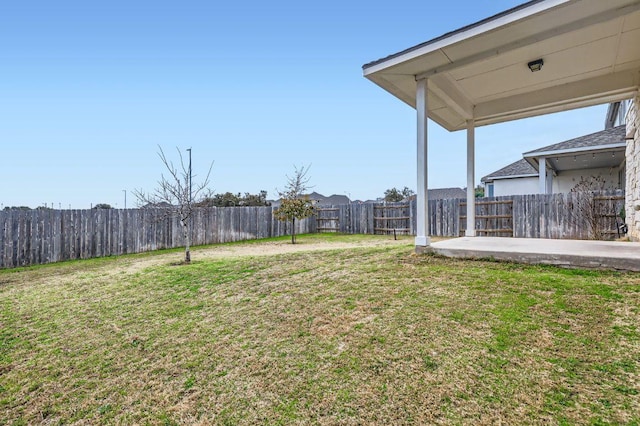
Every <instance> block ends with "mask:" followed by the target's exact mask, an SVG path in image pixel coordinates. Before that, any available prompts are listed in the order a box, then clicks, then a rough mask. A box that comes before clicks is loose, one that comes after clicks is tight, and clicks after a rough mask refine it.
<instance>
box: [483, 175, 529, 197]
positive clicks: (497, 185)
mask: <svg viewBox="0 0 640 426" xmlns="http://www.w3.org/2000/svg"><path fill="white" fill-rule="evenodd" d="M538 185H539V179H538V178H537V177H529V178H514V179H497V180H494V181H493V196H494V197H502V196H504V195H526V194H537V193H538V192H539V190H538Z"/></svg>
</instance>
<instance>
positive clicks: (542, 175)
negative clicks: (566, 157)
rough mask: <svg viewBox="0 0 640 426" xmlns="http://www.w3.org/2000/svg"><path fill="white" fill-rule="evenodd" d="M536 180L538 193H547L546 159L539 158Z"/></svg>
mask: <svg viewBox="0 0 640 426" xmlns="http://www.w3.org/2000/svg"><path fill="white" fill-rule="evenodd" d="M538 179H539V182H540V183H539V191H540V193H541V194H546V193H547V159H546V157H540V160H539V161H538Z"/></svg>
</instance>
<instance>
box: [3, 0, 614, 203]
mask: <svg viewBox="0 0 640 426" xmlns="http://www.w3.org/2000/svg"><path fill="white" fill-rule="evenodd" d="M520 3H521V1H518V0H515V1H508V0H496V1H491V2H478V1H466V0H465V1H449V2H431V1H424V0H421V1H412V0H411V1H409V0H407V1H399V2H395V3H390V2H388V1H384V2H383V1H375V0H374V1H366V2H364V1H344V0H342V1H337V0H325V1H322V2H305V1H299V0H298V1H278V0H275V1H270V2H264V1H253V0H251V1H235V2H217V1H195V0H181V1H177V0H176V1H162V0H155V1H143V0H140V1H133V0H127V1H120V0H111V1H108V2H106V1H104V2H94V1H89V2H88V1H86V0H85V1H68V0H58V1H55V2H54V1H50V0H47V1H31V0H21V1H15V2H3V3H2V5H0V77H1V78H0V117H1V119H0V147H1V148H2V151H1V152H2V154H1V158H2V163H1V164H2V166H1V172H0V173H1V179H2V184H1V186H0V205H2V206H11V205H27V206H31V207H36V206H38V205H43V204H44V203H47V204H48V205H49V206H50V205H51V204H52V203H53V205H54V206H55V207H58V206H62V207H63V208H68V207H69V206H71V207H72V208H89V207H90V205H91V204H96V203H109V204H111V205H113V206H117V207H120V208H121V207H123V204H124V193H123V190H127V191H128V193H129V199H128V206H129V207H131V206H133V205H134V201H133V197H132V195H131V191H133V190H134V189H136V188H140V189H145V190H149V189H152V188H153V187H154V186H155V182H156V181H157V180H158V178H159V177H160V174H161V173H162V172H163V169H162V165H161V163H160V161H159V159H158V157H157V155H156V152H157V150H158V148H157V147H158V145H160V146H162V147H163V148H164V149H165V151H166V152H167V153H168V154H170V155H174V154H175V149H176V147H179V148H180V149H182V150H185V149H186V148H189V147H191V148H192V150H193V151H192V152H193V160H194V171H195V172H196V174H199V175H200V176H202V175H204V174H205V172H206V169H207V167H208V165H209V163H210V162H211V161H214V166H213V171H212V176H211V180H212V183H211V187H212V189H213V190H215V191H216V192H226V191H232V192H251V193H255V192H258V191H260V190H262V189H264V190H266V191H268V193H269V196H270V197H275V195H276V192H275V189H276V188H277V187H282V186H283V183H284V180H285V175H286V174H290V173H291V172H292V170H293V165H302V164H305V165H307V164H311V170H310V176H311V183H312V184H313V185H315V187H314V190H316V191H318V192H320V193H324V194H326V195H330V194H334V193H335V194H350V195H351V197H352V198H354V199H356V198H359V199H369V198H376V197H378V196H381V195H382V194H383V192H384V191H385V189H387V188H391V187H394V186H396V187H404V186H409V187H410V188H413V189H415V185H416V184H415V180H416V172H415V111H414V110H413V109H411V108H410V107H408V106H407V105H405V104H404V103H402V102H401V101H399V100H397V99H396V98H394V97H393V96H391V95H389V94H388V93H386V92H384V91H383V90H382V89H380V88H378V87H377V86H375V85H374V84H372V83H371V82H369V81H368V80H366V79H365V78H364V77H362V68H361V67H362V65H363V64H365V63H367V62H370V61H373V60H376V59H379V58H381V57H384V56H387V55H389V54H391V53H395V52H397V51H400V50H403V49H405V48H407V47H410V46H413V45H416V44H418V43H421V42H423V41H426V40H428V39H431V38H433V37H436V36H439V35H441V34H443V33H446V32H448V31H451V30H455V29H457V28H459V27H461V26H463V25H467V24H470V23H472V22H475V21H478V20H480V19H483V18H485V17H488V16H490V15H493V14H495V13H498V12H500V11H503V10H505V9H508V8H510V7H513V6H515V5H517V4H520ZM605 111H606V106H599V107H594V108H588V109H582V110H577V111H572V112H568V113H562V114H555V115H549V116H544V117H538V118H533V119H528V120H521V121H516V122H511V123H505V124H500V125H494V126H489V127H482V128H479V129H478V130H477V133H476V158H477V163H476V171H477V176H476V181H477V182H478V183H479V181H480V178H481V177H482V176H484V175H486V174H488V173H490V172H493V171H495V170H496V169H499V168H501V167H503V166H505V165H506V164H508V163H510V162H512V161H515V160H517V159H519V158H521V154H522V152H524V151H527V150H530V149H534V148H538V147H540V146H544V145H548V144H551V143H555V142H559V141H562V140H565V139H568V138H572V137H575V136H579V135H582V134H586V133H590V132H594V131H598V130H601V129H602V128H603V123H604V115H605ZM429 138H430V147H429V185H430V187H434V188H437V187H450V186H459V187H464V186H465V185H466V175H465V173H466V163H465V161H466V159H465V154H464V152H465V146H466V145H465V134H464V132H455V133H449V132H447V131H446V130H444V129H442V128H440V127H439V126H438V125H437V124H432V125H431V126H430V128H429ZM196 179H197V178H195V179H194V180H196Z"/></svg>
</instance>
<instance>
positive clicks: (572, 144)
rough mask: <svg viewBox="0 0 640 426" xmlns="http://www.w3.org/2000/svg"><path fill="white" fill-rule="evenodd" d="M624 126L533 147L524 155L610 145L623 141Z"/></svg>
mask: <svg viewBox="0 0 640 426" xmlns="http://www.w3.org/2000/svg"><path fill="white" fill-rule="evenodd" d="M625 132H626V130H625V126H624V125H622V126H618V127H612V128H610V129H606V130H602V131H600V132H596V133H591V134H590V135H584V136H580V137H578V138H574V139H569V140H568V141H564V142H560V143H556V144H553V145H549V146H545V147H543V148H539V149H535V150H533V151H529V152H525V153H524V154H523V155H524V156H525V157H530V156H532V155H531V154H536V153H540V152H547V151H564V150H568V149H577V148H588V147H591V146H601V145H612V144H617V143H624V141H625Z"/></svg>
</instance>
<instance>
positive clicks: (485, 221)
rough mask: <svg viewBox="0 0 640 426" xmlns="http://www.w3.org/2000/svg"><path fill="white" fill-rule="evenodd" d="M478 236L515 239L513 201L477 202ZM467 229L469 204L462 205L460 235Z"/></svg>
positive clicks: (463, 203)
mask: <svg viewBox="0 0 640 426" xmlns="http://www.w3.org/2000/svg"><path fill="white" fill-rule="evenodd" d="M475 220H476V235H478V236H492V237H513V200H493V201H485V200H477V201H476V217H475ZM466 229H467V203H466V202H462V203H460V235H464V234H465V231H466Z"/></svg>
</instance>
